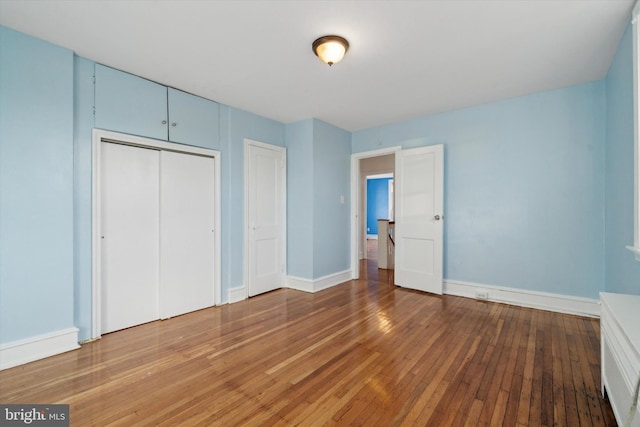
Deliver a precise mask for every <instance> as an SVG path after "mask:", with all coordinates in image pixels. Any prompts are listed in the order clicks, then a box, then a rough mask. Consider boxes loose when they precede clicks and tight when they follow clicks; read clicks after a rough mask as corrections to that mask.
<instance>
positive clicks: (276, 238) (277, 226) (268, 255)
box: [246, 143, 286, 296]
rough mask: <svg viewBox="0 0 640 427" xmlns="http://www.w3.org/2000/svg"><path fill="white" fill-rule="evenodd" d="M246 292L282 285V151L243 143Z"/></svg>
mask: <svg viewBox="0 0 640 427" xmlns="http://www.w3.org/2000/svg"><path fill="white" fill-rule="evenodd" d="M246 153H247V154H246V155H247V156H248V161H247V163H246V164H247V168H248V170H247V174H246V175H247V178H248V182H247V228H248V239H247V241H248V244H247V246H248V251H247V265H248V268H247V270H248V288H249V296H253V295H257V294H261V293H264V292H268V291H271V290H274V289H278V288H281V287H282V286H283V279H284V236H285V232H284V230H285V226H286V225H285V220H284V218H285V204H286V200H285V164H286V162H285V151H284V149H282V148H281V147H273V148H269V146H267V145H266V144H260V145H256V144H254V143H248V144H247V145H246Z"/></svg>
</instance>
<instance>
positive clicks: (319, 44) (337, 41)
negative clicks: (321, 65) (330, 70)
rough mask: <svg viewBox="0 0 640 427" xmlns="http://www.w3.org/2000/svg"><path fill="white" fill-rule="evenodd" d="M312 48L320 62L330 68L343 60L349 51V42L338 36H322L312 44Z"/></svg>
mask: <svg viewBox="0 0 640 427" xmlns="http://www.w3.org/2000/svg"><path fill="white" fill-rule="evenodd" d="M312 48H313V53H315V54H316V56H317V57H318V58H320V60H321V61H322V62H325V63H327V64H329V66H332V65H333V64H337V63H338V62H340V61H341V60H342V58H344V54H345V53H347V50H349V42H348V41H347V40H346V39H345V38H343V37H340V36H322V37H320V38H318V39H316V41H314V42H313V45H312Z"/></svg>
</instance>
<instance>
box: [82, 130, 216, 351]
mask: <svg viewBox="0 0 640 427" xmlns="http://www.w3.org/2000/svg"><path fill="white" fill-rule="evenodd" d="M102 142H111V143H116V144H122V145H129V146H132V147H140V148H149V149H154V150H159V151H172V152H176V153H185V154H194V155H199V156H205V157H211V158H213V159H214V161H215V171H214V173H215V184H214V191H215V195H214V201H215V208H214V215H215V219H214V224H215V226H214V251H215V254H214V301H213V304H214V306H217V305H220V304H221V302H222V288H221V278H222V274H221V271H220V268H221V254H220V248H221V243H220V242H221V238H220V237H221V236H220V234H221V227H220V212H221V207H220V201H221V197H220V196H221V195H220V191H221V185H220V175H221V174H220V167H221V164H222V162H221V157H220V151H218V150H212V149H208V148H200V147H194V146H190V145H183V144H176V143H173V142H167V141H160V140H156V139H150V138H145V137H141V136H135V135H129V134H125V133H119V132H112V131H106V130H102V129H93V134H92V184H91V185H92V192H91V209H92V213H91V219H92V221H91V246H92V254H91V264H92V265H91V279H92V280H91V282H92V285H91V293H92V295H91V299H92V307H91V308H92V310H91V339H98V338H100V337H101V335H102V333H101V332H100V331H101V326H102V325H101V319H102V317H101V315H102V312H101V311H102V308H101V307H102V306H101V304H102V297H101V296H102V279H101V277H102V266H101V262H102V250H101V246H102V245H101V239H100V230H101V228H102V218H101V209H102V206H101V197H102V194H101V170H100V164H101V153H102V148H101V147H102Z"/></svg>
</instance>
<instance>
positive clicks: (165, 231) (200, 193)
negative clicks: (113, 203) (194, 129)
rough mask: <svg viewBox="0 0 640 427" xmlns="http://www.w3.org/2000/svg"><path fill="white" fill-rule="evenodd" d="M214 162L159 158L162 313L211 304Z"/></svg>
mask: <svg viewBox="0 0 640 427" xmlns="http://www.w3.org/2000/svg"><path fill="white" fill-rule="evenodd" d="M214 196H215V159H213V158H212V157H203V156H198V155H190V154H182V153H175V152H171V151H163V152H162V153H161V154H160V277H161V279H160V282H161V285H160V286H161V287H160V298H161V304H160V307H161V308H160V315H161V316H162V318H168V317H171V316H176V315H179V314H182V313H187V312H190V311H194V310H199V309H201V308H205V307H211V306H213V305H214V274H215V269H214V266H215V262H214V255H215V252H214V251H215V245H214V242H215V234H214V232H215V230H214V226H215V222H214V220H215V197H214Z"/></svg>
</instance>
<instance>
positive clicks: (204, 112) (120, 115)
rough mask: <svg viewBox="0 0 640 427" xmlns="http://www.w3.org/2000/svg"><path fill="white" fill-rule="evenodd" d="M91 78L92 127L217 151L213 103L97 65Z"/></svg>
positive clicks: (216, 108)
mask: <svg viewBox="0 0 640 427" xmlns="http://www.w3.org/2000/svg"><path fill="white" fill-rule="evenodd" d="M95 76H96V83H95V127H96V128H99V129H107V130H114V131H118V132H123V133H128V134H132V135H139V136H146V137H149V138H154V139H160V140H165V141H171V142H177V143H180V144H188V145H194V146H198V147H203V148H212V149H215V148H218V138H219V136H218V133H219V132H218V128H219V116H218V110H219V105H218V103H217V102H214V101H210V100H208V99H205V98H201V97H199V96H195V95H191V94H189V93H186V92H182V91H179V90H177V89H173V88H168V87H166V86H162V85H160V84H158V83H154V82H152V81H150V80H146V79H143V78H142V77H138V76H135V75H133V74H129V73H125V72H123V71H119V70H115V69H113V68H109V67H105V66H103V65H99V64H96V69H95Z"/></svg>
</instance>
